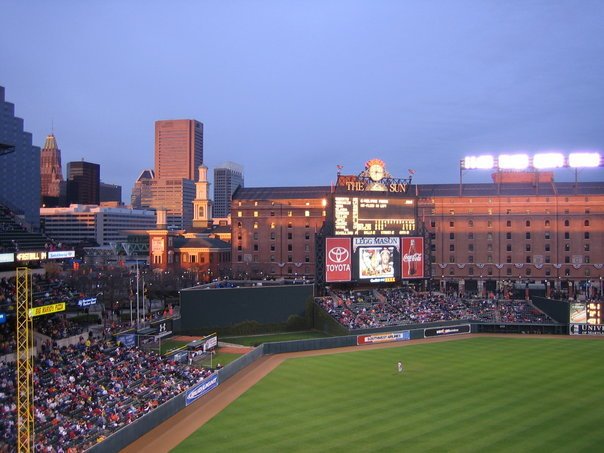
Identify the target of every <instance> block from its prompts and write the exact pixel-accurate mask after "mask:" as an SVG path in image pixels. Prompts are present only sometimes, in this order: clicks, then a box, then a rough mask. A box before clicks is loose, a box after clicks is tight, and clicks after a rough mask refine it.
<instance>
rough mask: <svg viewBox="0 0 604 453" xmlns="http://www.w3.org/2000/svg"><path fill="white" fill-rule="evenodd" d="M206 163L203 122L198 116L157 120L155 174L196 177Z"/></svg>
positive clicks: (191, 178) (168, 177) (161, 176)
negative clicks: (201, 166)
mask: <svg viewBox="0 0 604 453" xmlns="http://www.w3.org/2000/svg"><path fill="white" fill-rule="evenodd" d="M201 164H203V124H202V123H200V122H199V121H195V120H166V121H156V122H155V177H156V178H157V179H189V180H191V181H195V179H196V177H197V169H198V168H199V166H200V165H201Z"/></svg>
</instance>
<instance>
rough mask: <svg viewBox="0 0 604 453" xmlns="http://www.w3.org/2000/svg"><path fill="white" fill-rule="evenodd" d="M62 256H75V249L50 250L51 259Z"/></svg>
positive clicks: (49, 256) (49, 257)
mask: <svg viewBox="0 0 604 453" xmlns="http://www.w3.org/2000/svg"><path fill="white" fill-rule="evenodd" d="M62 258H75V250H57V251H54V252H48V259H49V260H58V259H62Z"/></svg>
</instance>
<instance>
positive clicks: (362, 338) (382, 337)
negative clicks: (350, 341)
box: [357, 330, 411, 346]
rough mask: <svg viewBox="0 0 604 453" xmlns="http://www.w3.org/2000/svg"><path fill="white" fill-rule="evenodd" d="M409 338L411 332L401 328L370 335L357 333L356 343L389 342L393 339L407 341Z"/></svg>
mask: <svg viewBox="0 0 604 453" xmlns="http://www.w3.org/2000/svg"><path fill="white" fill-rule="evenodd" d="M410 339H411V333H410V331H409V330H403V331H400V332H383V333H376V334H372V335H357V345H358V346H362V345H365V344H376V343H390V342H393V341H407V340H410Z"/></svg>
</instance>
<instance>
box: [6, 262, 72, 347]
mask: <svg viewBox="0 0 604 453" xmlns="http://www.w3.org/2000/svg"><path fill="white" fill-rule="evenodd" d="M30 278H31V301H32V306H33V307H38V306H42V305H48V304H52V303H55V302H57V301H60V302H66V303H67V305H68V307H69V306H71V307H77V303H78V300H79V299H80V297H81V296H80V294H78V293H77V292H75V291H74V290H73V289H72V288H71V287H70V286H69V285H68V284H67V283H66V282H65V281H64V280H61V279H58V278H55V277H51V276H48V275H39V274H32V275H31V276H30ZM16 304H17V300H16V280H15V277H10V278H6V277H3V278H0V313H4V314H5V315H6V318H7V319H6V322H5V324H2V325H0V355H4V354H10V353H13V352H15V346H16V341H15V313H16ZM35 329H36V331H38V332H40V333H42V334H44V335H47V336H50V337H51V338H52V339H55V340H58V339H61V338H67V337H69V336H73V335H80V334H81V333H82V332H83V329H82V327H81V326H79V325H78V324H75V323H73V322H72V321H70V320H68V319H66V317H65V316H62V315H57V316H45V317H42V318H38V319H37V320H36V325H35Z"/></svg>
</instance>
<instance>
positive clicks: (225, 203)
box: [214, 162, 244, 218]
mask: <svg viewBox="0 0 604 453" xmlns="http://www.w3.org/2000/svg"><path fill="white" fill-rule="evenodd" d="M238 187H244V185H243V167H242V166H241V165H239V164H236V163H234V162H225V163H224V164H222V165H219V166H218V167H216V168H214V217H215V218H224V217H227V216H228V215H229V214H230V212H231V200H232V199H233V194H234V193H235V191H236V190H237V188H238Z"/></svg>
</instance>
